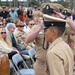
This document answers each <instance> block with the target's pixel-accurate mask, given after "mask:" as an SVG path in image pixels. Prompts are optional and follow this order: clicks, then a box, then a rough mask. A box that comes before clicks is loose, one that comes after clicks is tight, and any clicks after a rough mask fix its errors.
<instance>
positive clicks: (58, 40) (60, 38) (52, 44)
mask: <svg viewBox="0 0 75 75" xmlns="http://www.w3.org/2000/svg"><path fill="white" fill-rule="evenodd" d="M61 41H63V39H62V37H59V38H57V39H56V40H55V41H53V42H52V43H51V45H50V47H49V49H51V48H52V47H53V46H55V45H56V44H57V43H59V42H61Z"/></svg>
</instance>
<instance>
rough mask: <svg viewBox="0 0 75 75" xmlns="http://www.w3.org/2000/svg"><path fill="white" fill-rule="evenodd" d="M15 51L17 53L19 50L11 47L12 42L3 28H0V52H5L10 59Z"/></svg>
mask: <svg viewBox="0 0 75 75" xmlns="http://www.w3.org/2000/svg"><path fill="white" fill-rule="evenodd" d="M16 53H19V51H18V50H16V49H13V48H12V44H11V42H10V41H9V40H8V38H7V36H6V31H5V29H4V28H0V54H7V55H8V57H9V59H12V56H13V55H14V54H16Z"/></svg>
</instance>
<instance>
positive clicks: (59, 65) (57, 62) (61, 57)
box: [47, 37, 74, 75]
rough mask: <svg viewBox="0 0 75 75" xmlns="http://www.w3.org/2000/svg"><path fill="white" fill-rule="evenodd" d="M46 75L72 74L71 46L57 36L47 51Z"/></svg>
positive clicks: (72, 58)
mask: <svg viewBox="0 0 75 75" xmlns="http://www.w3.org/2000/svg"><path fill="white" fill-rule="evenodd" d="M47 64H48V65H47V73H48V75H73V67H74V55H73V51H72V50H71V48H70V47H69V46H68V45H67V44H66V43H65V42H64V41H63V40H62V38H61V37H60V38H57V39H56V40H55V41H54V42H53V43H52V44H51V45H50V47H49V49H48V52H47Z"/></svg>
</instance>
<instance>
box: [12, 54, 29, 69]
mask: <svg viewBox="0 0 75 75" xmlns="http://www.w3.org/2000/svg"><path fill="white" fill-rule="evenodd" d="M12 61H13V63H14V64H15V66H16V67H17V66H18V64H19V63H20V62H23V64H24V66H25V67H26V68H28V66H27V64H26V62H25V61H24V60H23V58H22V56H21V55H20V54H15V55H13V57H12Z"/></svg>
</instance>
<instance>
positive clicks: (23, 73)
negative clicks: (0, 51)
mask: <svg viewBox="0 0 75 75" xmlns="http://www.w3.org/2000/svg"><path fill="white" fill-rule="evenodd" d="M28 53H29V56H30V58H31V60H32V62H33V63H34V62H35V61H34V59H33V56H34V55H35V54H36V51H35V50H34V49H31V50H29V52H28ZM12 62H13V63H12ZM19 63H22V66H21V67H19ZM15 67H16V68H15ZM10 68H13V69H14V71H15V75H35V72H34V69H31V68H29V67H28V65H27V63H26V62H25V60H24V59H23V58H22V56H21V55H20V54H15V55H13V57H12V61H10Z"/></svg>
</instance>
